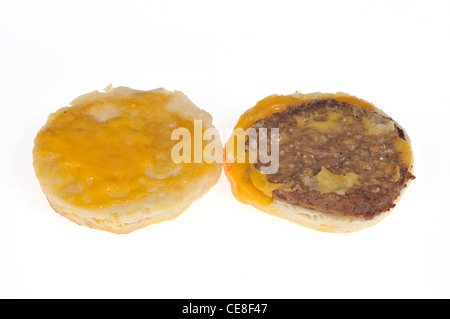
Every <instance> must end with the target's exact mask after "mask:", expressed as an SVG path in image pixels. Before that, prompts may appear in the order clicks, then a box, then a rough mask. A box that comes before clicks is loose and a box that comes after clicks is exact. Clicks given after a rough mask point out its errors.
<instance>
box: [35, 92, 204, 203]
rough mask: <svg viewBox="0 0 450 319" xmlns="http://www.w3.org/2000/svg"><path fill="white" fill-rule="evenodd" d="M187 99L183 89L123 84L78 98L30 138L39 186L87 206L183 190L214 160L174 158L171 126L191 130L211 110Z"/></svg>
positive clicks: (128, 201) (172, 128)
mask: <svg viewBox="0 0 450 319" xmlns="http://www.w3.org/2000/svg"><path fill="white" fill-rule="evenodd" d="M186 100H187V98H186V97H185V96H184V95H183V94H182V93H180V92H174V93H172V92H168V91H165V90H154V91H134V90H131V89H128V88H123V87H119V88H116V89H112V90H110V91H108V92H107V93H99V92H93V93H90V94H87V95H85V96H82V97H80V98H78V99H76V100H75V101H73V102H72V106H71V107H66V108H62V109H60V110H58V111H57V112H56V113H54V114H52V115H51V116H50V117H49V120H48V122H47V124H46V125H45V126H44V127H43V128H42V129H41V131H40V132H39V133H38V135H37V137H36V139H35V148H34V151H33V155H34V166H35V170H36V175H37V177H38V179H39V180H40V182H41V185H42V188H43V189H44V191H45V192H46V193H48V192H50V193H52V194H56V195H57V196H59V197H61V199H62V200H64V201H65V202H66V203H68V204H70V205H72V206H76V207H84V208H89V209H103V208H107V207H111V206H121V205H126V204H129V203H130V202H136V201H140V200H145V199H147V198H148V197H149V196H151V197H152V198H154V199H157V198H158V194H160V193H161V192H164V193H165V194H167V193H171V192H173V193H178V194H181V193H182V192H181V191H178V190H180V189H182V188H183V187H186V185H187V184H188V183H189V181H192V180H193V179H195V178H196V177H198V176H200V175H203V174H205V173H206V172H207V171H208V170H209V169H211V167H212V165H213V164H207V163H204V162H202V163H189V164H188V163H180V164H176V163H174V162H173V161H172V159H171V150H172V147H173V146H174V145H175V144H176V143H178V141H177V140H171V133H172V131H173V130H174V129H175V128H177V127H183V128H186V129H188V130H189V131H190V132H191V133H192V134H193V128H194V122H193V121H194V119H202V120H203V126H204V127H208V126H210V125H211V118H210V117H209V115H205V113H206V112H203V111H201V110H200V109H198V108H196V107H195V106H193V105H192V106H193V107H192V108H190V105H189V107H186V105H185V104H186V103H185V102H186ZM187 101H188V102H189V103H190V104H192V103H191V102H190V101H189V100H187ZM183 105H184V106H183ZM206 114H207V113H206ZM161 205H165V204H164V203H161Z"/></svg>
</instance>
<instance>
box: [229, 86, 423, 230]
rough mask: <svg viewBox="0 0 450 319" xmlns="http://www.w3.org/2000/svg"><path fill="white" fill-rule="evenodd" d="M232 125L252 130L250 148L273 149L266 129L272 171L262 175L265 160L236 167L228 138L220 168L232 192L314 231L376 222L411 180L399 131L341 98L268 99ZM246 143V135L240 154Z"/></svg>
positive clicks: (370, 108) (368, 107)
mask: <svg viewBox="0 0 450 319" xmlns="http://www.w3.org/2000/svg"><path fill="white" fill-rule="evenodd" d="M238 128H240V129H242V130H248V129H254V130H255V132H256V133H255V134H256V139H255V140H256V146H258V147H260V146H261V145H259V144H261V141H265V142H266V143H265V144H266V146H265V147H267V149H268V151H269V153H270V152H272V151H275V149H273V145H275V144H272V142H273V140H271V139H273V137H271V136H270V135H269V131H270V130H272V129H277V130H278V135H277V137H276V139H277V141H276V142H277V143H276V151H277V152H278V167H277V170H276V171H275V172H270V173H266V172H265V171H264V168H267V167H268V165H269V164H270V163H267V161H261V160H260V159H259V158H258V159H257V160H256V161H253V162H252V161H250V155H249V154H246V156H245V159H246V160H245V161H241V162H239V161H238V159H237V158H236V156H235V154H237V153H238V151H237V146H236V145H235V137H234V136H232V137H231V138H230V139H229V140H228V142H227V144H226V146H225V163H224V171H225V173H226V176H227V178H228V180H229V181H230V184H231V190H232V193H233V195H234V196H235V197H236V198H237V199H238V200H239V201H241V202H243V203H245V204H250V205H253V206H254V207H256V208H258V209H260V210H262V211H264V212H267V213H270V214H273V215H276V216H279V217H283V218H285V219H288V220H291V221H294V222H296V223H298V224H301V225H303V226H306V227H309V228H312V229H315V230H319V231H326V232H337V233H340V232H354V231H358V230H361V229H364V228H367V227H369V226H372V225H374V224H376V223H378V222H379V221H380V220H381V219H383V218H384V217H385V216H387V215H388V214H389V213H390V212H391V211H392V209H393V208H394V206H395V205H396V204H397V203H398V201H399V199H400V197H401V195H402V193H403V192H404V190H405V189H406V187H407V186H408V184H409V183H410V181H411V180H412V179H414V178H415V177H414V176H413V175H412V170H413V153H412V149H411V141H410V139H409V137H408V135H407V134H406V132H405V130H404V129H403V128H402V127H401V126H400V125H399V124H398V123H397V122H395V121H394V120H393V119H392V118H390V117H389V116H387V115H386V114H385V113H384V112H383V111H381V110H380V109H378V108H376V107H375V106H374V105H373V104H371V103H369V102H367V101H365V100H362V99H359V98H357V97H354V96H351V95H348V94H346V93H336V94H329V93H312V94H300V93H298V92H296V93H294V94H291V95H284V96H282V95H271V96H269V97H267V98H265V99H263V100H261V101H259V102H258V103H257V104H256V105H255V106H254V107H252V108H251V109H249V110H247V111H246V112H245V113H244V114H243V115H242V116H241V117H240V119H239V121H238V123H237V125H236V127H235V130H236V129H238ZM260 129H264V131H262V132H264V134H266V137H264V138H263V139H262V140H261V139H260V138H261V133H258V132H261V131H260ZM258 143H259V144H258ZM251 145H252V143H249V142H248V136H247V144H246V147H245V152H247V153H249V152H250V151H251V149H252V148H251ZM231 150H232V151H231ZM230 153H231V154H230ZM258 154H259V153H258ZM263 154H264V153H263Z"/></svg>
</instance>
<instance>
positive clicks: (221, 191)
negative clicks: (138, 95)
mask: <svg viewBox="0 0 450 319" xmlns="http://www.w3.org/2000/svg"><path fill="white" fill-rule="evenodd" d="M449 12H450V2H449V1H431V0H430V1H421V2H419V1H395V0H389V1H281V0H278V1H244V0H240V1H221V2H219V1H102V2H101V1H93V0H90V1H80V0H78V1H53V2H50V1H2V2H0V108H1V114H2V117H1V125H0V130H1V132H0V139H1V140H0V141H1V156H0V173H1V175H0V297H3V298H448V297H450V286H449V285H450V271H449V269H450V249H449V244H450V231H449V224H450V214H449V213H450V211H449V208H448V199H449V197H450V187H449V182H448V181H449V179H450V163H449V162H450V161H449V159H450V156H449V154H450V152H449V149H448V147H449V141H450V133H449V123H450V122H449V116H450V111H449V109H450V102H449V101H450V99H449V84H450V79H449V74H450V62H449V57H450V45H449V43H450V42H449V40H448V39H449V35H450V19H449V18H448V14H449ZM110 83H112V84H113V85H114V86H119V85H124V86H129V87H131V88H134V89H142V90H148V89H154V88H158V87H165V88H166V89H169V90H179V91H182V92H184V93H185V94H186V95H188V97H189V98H190V99H191V100H192V101H193V102H194V103H195V104H197V105H198V106H199V107H201V108H204V109H206V110H208V111H209V112H210V113H211V114H212V115H213V116H214V124H215V125H216V126H217V127H218V128H219V129H220V130H225V129H226V128H231V127H233V126H234V125H235V123H236V121H237V119H238V117H239V116H240V115H241V114H242V113H243V112H244V111H245V110H246V109H248V108H250V107H252V106H253V105H254V104H255V103H256V102H257V101H258V100H260V99H262V98H264V97H266V96H267V95H270V94H290V93H293V92H294V91H296V90H298V91H300V92H302V93H310V92H316V91H322V92H337V91H343V92H347V93H350V94H353V95H356V96H358V97H361V98H364V99H366V100H368V101H370V102H372V103H374V104H375V105H376V106H378V107H379V108H381V109H383V110H384V111H385V112H386V113H387V114H389V115H390V116H392V117H393V118H394V119H396V120H397V121H398V122H400V124H401V125H402V126H403V127H404V128H405V129H406V131H407V132H408V134H409V135H410V137H411V139H412V146H413V150H414V155H415V175H416V176H417V179H416V180H414V181H413V182H412V184H411V185H410V187H409V188H408V189H407V191H406V192H405V194H404V196H403V198H402V200H401V202H400V203H399V205H398V206H397V207H396V209H395V210H394V212H393V213H392V214H391V215H390V216H388V217H387V218H386V219H384V220H383V221H382V222H381V223H379V224H378V225H376V226H374V227H372V228H370V229H367V230H364V231H361V232H358V233H353V234H327V233H320V232H316V231H312V230H309V229H306V228H303V227H302V226H299V225H297V224H294V223H292V222H289V221H286V220H283V219H280V218H277V217H273V216H271V215H268V214H265V213H262V212H260V211H258V210H256V209H254V208H252V207H250V206H246V205H243V204H240V203H239V202H237V201H236V200H235V199H234V198H233V197H232V195H231V192H230V187H229V184H228V181H227V180H226V178H225V177H224V176H223V175H222V177H221V179H220V181H219V182H218V184H217V185H216V186H214V187H213V188H212V189H211V191H210V192H209V193H208V194H207V195H205V196H204V197H203V198H201V199H200V200H198V201H197V202H195V203H194V204H193V205H192V206H191V207H190V208H189V209H188V210H187V211H186V212H185V213H183V214H182V215H181V216H180V217H178V218H176V219H175V220H173V221H168V222H163V223H160V224H157V225H151V226H149V227H147V228H144V229H141V230H138V231H136V232H133V233H131V234H129V235H115V234H110V233H107V232H103V231H98V230H92V229H89V228H86V227H82V226H78V225H76V224H74V223H72V222H70V221H68V220H66V219H65V218H63V217H61V216H60V215H58V214H56V213H55V212H54V211H53V210H52V209H51V208H50V206H49V204H48V202H47V201H46V199H45V196H44V194H43V193H42V191H41V189H40V187H39V183H38V181H37V179H36V178H35V175H34V170H33V167H32V156H31V152H32V148H33V139H34V137H35V135H36V133H37V131H38V130H39V129H40V127H41V126H42V125H44V123H45V121H46V118H47V116H48V115H49V114H50V113H51V112H54V111H55V110H56V109H58V108H60V107H62V106H65V105H67V104H68V103H69V102H70V101H71V100H72V99H73V98H75V97H76V96H78V95H80V94H83V93H87V92H90V91H93V90H97V89H98V90H101V89H103V88H104V87H106V86H107V85H108V84H110Z"/></svg>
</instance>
